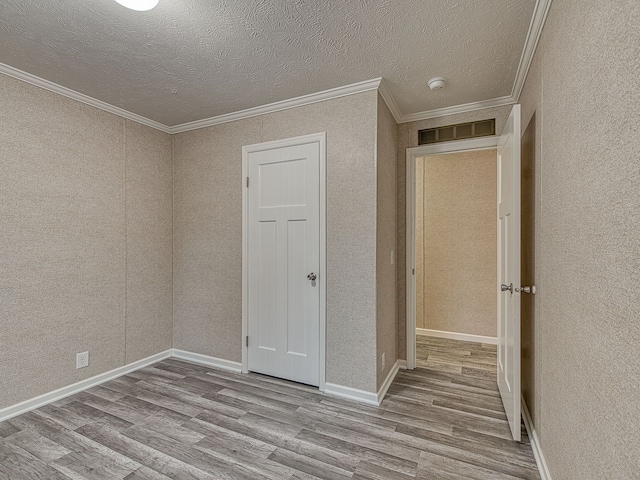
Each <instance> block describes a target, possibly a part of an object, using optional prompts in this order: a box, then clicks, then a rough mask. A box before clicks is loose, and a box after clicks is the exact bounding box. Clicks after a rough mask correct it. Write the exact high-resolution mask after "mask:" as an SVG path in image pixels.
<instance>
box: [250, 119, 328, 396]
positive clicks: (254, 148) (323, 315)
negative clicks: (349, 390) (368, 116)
mask: <svg viewBox="0 0 640 480" xmlns="http://www.w3.org/2000/svg"><path fill="white" fill-rule="evenodd" d="M314 142H317V143H318V148H319V152H320V212H319V213H320V217H319V218H320V268H319V270H318V288H319V289H320V291H319V294H320V316H319V321H320V336H319V337H320V348H319V359H318V364H319V370H320V371H319V375H318V378H319V389H320V391H321V392H324V390H325V383H326V382H325V370H326V343H327V342H326V338H327V308H326V306H327V289H326V286H327V281H326V271H327V268H326V267H327V228H326V225H327V198H326V197H327V193H326V192H327V134H326V133H325V132H322V133H314V134H311V135H303V136H300V137H293V138H286V139H283V140H275V141H272V142H264V143H256V144H254V145H246V146H244V147H242V338H241V339H240V341H241V342H242V372H243V373H248V372H249V369H248V358H249V355H248V354H249V349H248V348H247V344H246V343H245V338H246V337H247V332H248V326H249V317H248V315H249V304H248V302H249V295H248V285H249V278H248V258H249V255H248V254H249V250H248V249H249V238H248V233H249V228H248V222H249V215H248V200H249V198H248V196H249V189H248V188H247V183H246V182H247V180H246V178H247V174H248V171H249V170H248V168H249V164H248V162H249V154H250V153H252V152H260V151H264V150H271V149H276V148H282V147H292V146H296V145H303V144H309V143H314Z"/></svg>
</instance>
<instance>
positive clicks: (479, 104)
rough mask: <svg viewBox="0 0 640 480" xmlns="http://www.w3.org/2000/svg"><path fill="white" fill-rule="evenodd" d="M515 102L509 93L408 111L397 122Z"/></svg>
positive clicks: (472, 110) (413, 120)
mask: <svg viewBox="0 0 640 480" xmlns="http://www.w3.org/2000/svg"><path fill="white" fill-rule="evenodd" d="M513 103H516V101H515V100H514V98H513V97H512V96H511V95H506V96H504V97H498V98H491V99H489V100H482V101H480V102H471V103H463V104H461V105H453V106H451V107H444V108H436V109H434V110H426V111H424V112H418V113H410V114H408V115H401V116H400V119H398V123H408V122H417V121H419V120H427V119H429V118H437V117H446V116H448V115H457V114H460V113H467V112H474V111H476V110H484V109H485V108H493V107H501V106H503V105H511V104H513Z"/></svg>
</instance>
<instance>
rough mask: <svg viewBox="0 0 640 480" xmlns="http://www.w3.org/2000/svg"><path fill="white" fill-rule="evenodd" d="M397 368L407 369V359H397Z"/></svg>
mask: <svg viewBox="0 0 640 480" xmlns="http://www.w3.org/2000/svg"><path fill="white" fill-rule="evenodd" d="M398 368H399V369H400V370H406V369H407V361H406V360H398Z"/></svg>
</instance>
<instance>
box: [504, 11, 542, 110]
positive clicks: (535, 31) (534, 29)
mask: <svg viewBox="0 0 640 480" xmlns="http://www.w3.org/2000/svg"><path fill="white" fill-rule="evenodd" d="M550 7H551V0H537V1H536V6H535V7H534V9H533V16H532V18H531V23H530V24H529V32H528V33H527V39H526V40H525V43H524V48H523V49H522V56H521V57H520V63H519V64H518V71H517V72H516V78H515V80H514V82H513V88H512V89H511V98H513V99H514V100H515V101H516V102H517V101H518V100H520V94H521V93H522V89H523V88H524V82H525V80H526V79H527V75H528V74H529V67H531V62H532V61H533V56H534V55H535V53H536V48H537V47H538V42H539V41H540V35H541V34H542V29H543V28H544V24H545V22H546V20H547V14H548V13H549V8H550ZM516 102H513V103H516Z"/></svg>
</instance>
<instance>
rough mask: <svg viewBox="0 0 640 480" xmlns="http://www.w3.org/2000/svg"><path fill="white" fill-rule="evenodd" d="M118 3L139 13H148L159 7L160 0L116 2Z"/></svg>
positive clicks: (121, 0) (118, 0)
mask: <svg viewBox="0 0 640 480" xmlns="http://www.w3.org/2000/svg"><path fill="white" fill-rule="evenodd" d="M116 2H118V3H119V4H120V5H122V6H124V7H127V8H130V9H131V10H137V11H138V12H146V11H147V10H151V9H152V8H153V7H155V6H156V5H158V0H116Z"/></svg>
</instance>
